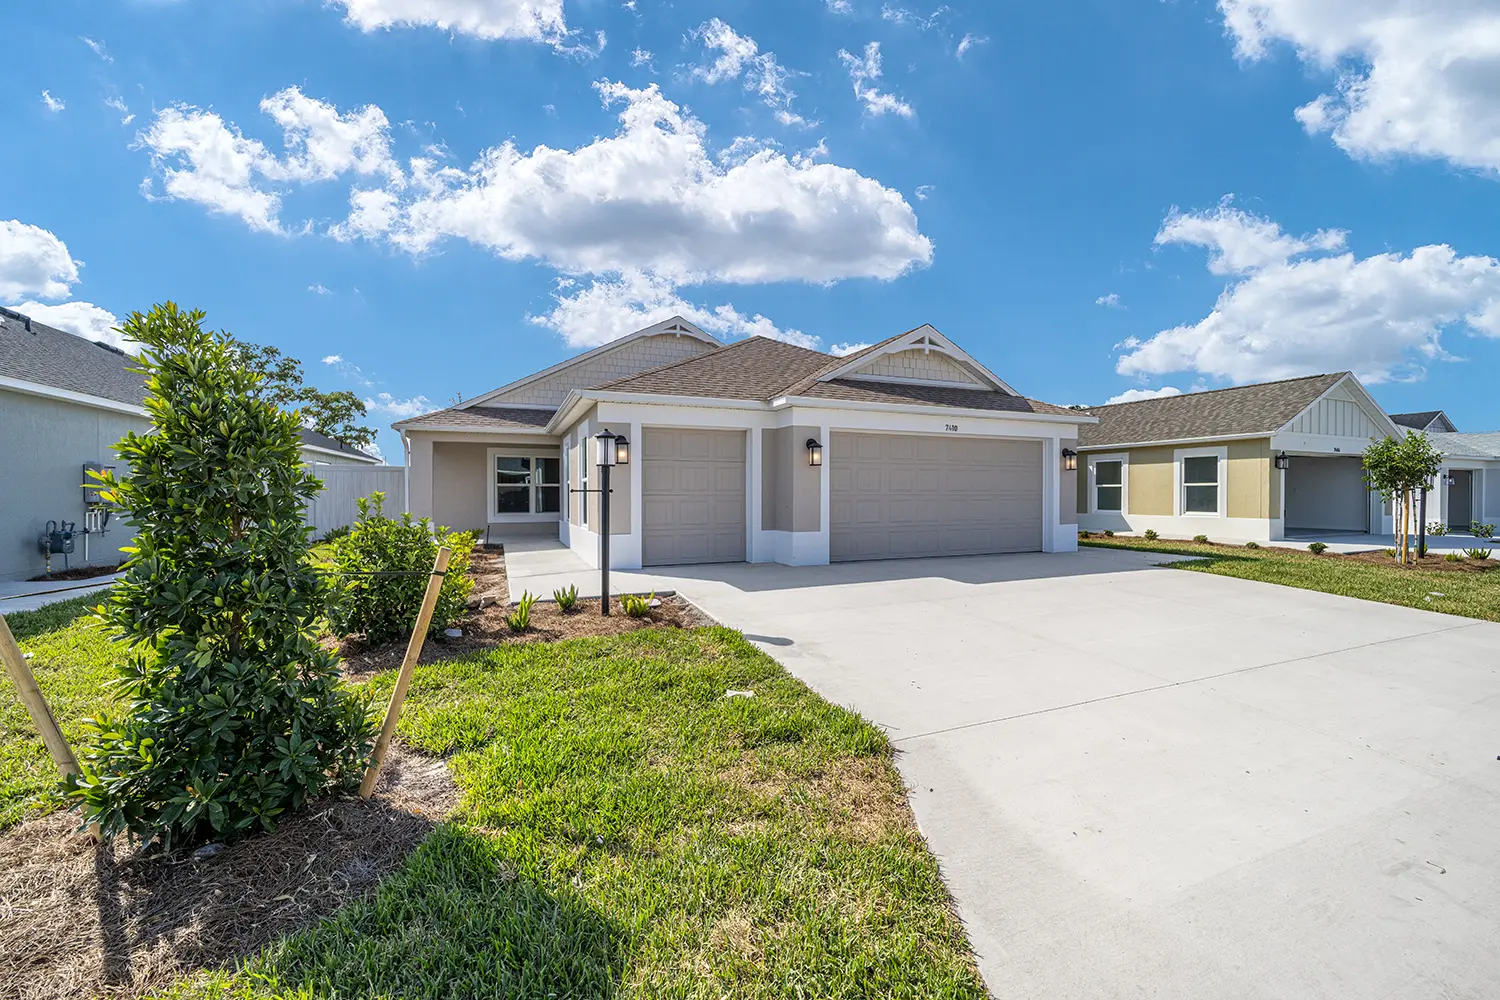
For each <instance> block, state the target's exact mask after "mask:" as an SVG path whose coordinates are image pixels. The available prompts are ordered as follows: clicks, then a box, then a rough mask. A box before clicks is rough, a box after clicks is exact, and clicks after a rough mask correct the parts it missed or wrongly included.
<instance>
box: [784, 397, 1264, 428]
mask: <svg viewBox="0 0 1500 1000" xmlns="http://www.w3.org/2000/svg"><path fill="white" fill-rule="evenodd" d="M789 406H806V407H810V408H813V409H818V410H865V411H871V410H875V411H881V412H884V413H920V414H923V415H927V416H935V417H940V416H944V415H947V416H950V417H982V418H985V419H989V420H1028V421H1039V422H1041V423H1047V424H1073V425H1075V426H1077V425H1079V424H1097V423H1098V422H1099V418H1098V417H1090V416H1086V415H1083V414H1080V415H1078V416H1076V417H1074V416H1065V415H1063V414H1060V413H1021V412H1016V411H1013V410H976V409H972V408H969V407H958V406H923V405H921V404H918V403H875V402H866V401H864V400H854V399H823V398H821V397H818V396H780V397H778V398H776V399H773V400H771V408H772V409H773V410H781V409H785V408H786V407H789ZM1260 436H1261V437H1264V436H1265V435H1263V434H1262V435H1260Z"/></svg>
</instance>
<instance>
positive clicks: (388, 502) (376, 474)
mask: <svg viewBox="0 0 1500 1000" xmlns="http://www.w3.org/2000/svg"><path fill="white" fill-rule="evenodd" d="M308 471H309V472H311V473H312V474H313V475H315V476H317V477H318V478H319V479H321V480H323V489H322V490H320V491H319V492H318V495H317V496H315V497H313V499H312V501H311V502H310V503H308V505H307V514H306V517H305V521H306V523H307V524H309V525H311V526H312V528H313V529H314V531H313V537H315V538H316V537H320V536H322V535H324V534H326V533H328V532H330V531H332V530H334V529H335V528H343V527H347V526H348V525H351V524H353V523H354V521H355V519H356V518H357V517H359V510H358V508H356V507H355V503H354V502H355V501H356V500H358V499H359V498H361V497H367V496H369V495H370V494H371V493H374V492H375V491H376V490H380V491H382V492H384V493H385V512H386V513H387V514H399V513H400V512H401V504H402V502H403V491H404V489H405V484H406V469H405V468H404V467H403V466H400V465H314V466H309V467H308Z"/></svg>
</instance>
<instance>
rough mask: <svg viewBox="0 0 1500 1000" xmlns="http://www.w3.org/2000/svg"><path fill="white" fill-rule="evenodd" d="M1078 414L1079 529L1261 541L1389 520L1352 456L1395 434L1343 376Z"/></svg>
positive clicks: (1359, 529)
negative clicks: (1082, 419) (1086, 416)
mask: <svg viewBox="0 0 1500 1000" xmlns="http://www.w3.org/2000/svg"><path fill="white" fill-rule="evenodd" d="M1087 412H1088V413H1090V414H1091V415H1093V416H1095V417H1097V418H1098V423H1096V424H1094V425H1092V426H1084V427H1081V428H1080V443H1079V451H1080V453H1081V458H1080V461H1079V475H1078V500H1077V502H1078V522H1079V526H1080V527H1081V528H1083V529H1085V530H1090V531H1104V530H1112V531H1121V532H1125V531H1129V532H1136V533H1139V532H1143V531H1145V530H1147V529H1154V530H1155V531H1157V532H1159V533H1160V534H1161V535H1163V536H1165V537H1177V538H1190V537H1192V536H1194V535H1199V534H1203V535H1208V536H1209V537H1210V538H1213V539H1216V540H1219V539H1222V540H1226V541H1236V540H1237V541H1270V540H1272V539H1282V538H1285V537H1287V535H1288V532H1290V533H1292V534H1293V535H1295V534H1297V533H1298V532H1330V531H1332V532H1355V533H1367V532H1371V533H1384V532H1388V531H1389V530H1390V528H1391V523H1392V518H1391V512H1390V510H1389V508H1388V505H1386V504H1383V503H1382V502H1381V501H1380V500H1379V498H1377V497H1375V496H1374V495H1373V494H1372V493H1370V491H1369V490H1368V489H1366V487H1365V484H1364V473H1363V464H1362V461H1361V456H1362V454H1363V452H1364V450H1365V448H1366V447H1368V446H1369V444H1370V442H1371V441H1373V440H1381V439H1383V438H1385V437H1387V436H1392V437H1394V436H1399V435H1400V434H1401V433H1403V432H1402V431H1401V430H1400V429H1399V428H1398V427H1397V425H1396V424H1394V423H1392V421H1391V418H1390V417H1388V416H1387V415H1386V414H1385V411H1384V410H1382V409H1381V408H1380V405H1379V404H1378V403H1376V402H1375V400H1374V398H1373V397H1372V396H1371V395H1370V394H1369V392H1368V391H1366V389H1365V387H1364V386H1363V385H1361V384H1360V382H1359V380H1358V379H1357V378H1355V377H1354V375H1353V374H1351V373H1350V372H1337V373H1334V374H1328V375H1311V376H1308V377H1306V378H1296V379H1287V380H1284V381H1279V382H1265V383H1260V384H1256V385H1245V386H1238V387H1235V388H1232V389H1216V390H1212V391H1209V392H1194V393H1187V394H1184V395H1180V396H1166V397H1162V398H1159V399H1148V400H1140V401H1137V402H1133V403H1118V404H1115V405H1113V406H1098V407H1091V408H1089V410H1088V411H1087Z"/></svg>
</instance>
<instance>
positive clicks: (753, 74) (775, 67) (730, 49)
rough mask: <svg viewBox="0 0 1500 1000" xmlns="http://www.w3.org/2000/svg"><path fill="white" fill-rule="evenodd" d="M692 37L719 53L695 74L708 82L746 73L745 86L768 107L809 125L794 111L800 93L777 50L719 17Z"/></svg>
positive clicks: (785, 120) (786, 119) (781, 117)
mask: <svg viewBox="0 0 1500 1000" xmlns="http://www.w3.org/2000/svg"><path fill="white" fill-rule="evenodd" d="M691 37H693V38H696V39H697V40H698V41H700V42H702V43H703V47H704V48H706V49H708V50H709V51H711V52H717V53H718V56H717V57H716V58H715V59H714V61H713V62H712V63H710V64H708V65H707V66H698V67H696V68H695V69H694V70H693V76H695V77H697V78H698V79H700V80H702V81H703V82H705V83H722V82H724V81H725V80H737V79H739V78H740V77H741V76H743V77H744V81H745V89H746V90H751V91H754V92H755V93H756V94H757V95H759V97H760V99H761V101H762V102H763V103H764V104H765V105H766V107H768V108H771V109H772V110H773V111H775V112H776V120H777V121H779V122H781V123H782V124H783V125H807V124H808V122H807V120H806V119H804V118H803V117H802V116H801V115H799V114H797V113H795V112H794V111H792V100H793V99H794V98H795V97H796V96H797V95H796V93H795V92H794V91H793V90H792V88H791V87H790V86H789V85H788V83H787V80H788V79H789V78H790V76H791V73H790V72H789V71H788V70H787V69H786V67H784V66H782V65H781V64H780V63H779V62H777V61H776V53H774V52H761V51H760V46H759V45H757V44H756V42H755V39H753V38H750V37H748V36H746V35H741V34H740V33H739V32H737V31H735V30H734V29H733V28H731V27H730V26H729V25H728V24H725V23H724V22H723V21H721V20H720V19H719V18H717V17H715V18H712V19H710V20H708V21H705V22H703V23H702V24H700V25H699V26H698V27H697V28H695V29H694V30H693V32H692V35H691Z"/></svg>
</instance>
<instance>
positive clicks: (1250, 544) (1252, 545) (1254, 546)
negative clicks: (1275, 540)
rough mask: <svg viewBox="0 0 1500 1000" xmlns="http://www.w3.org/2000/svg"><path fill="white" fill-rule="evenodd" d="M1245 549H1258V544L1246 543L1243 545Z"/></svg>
mask: <svg viewBox="0 0 1500 1000" xmlns="http://www.w3.org/2000/svg"><path fill="white" fill-rule="evenodd" d="M1245 548H1247V549H1258V548H1260V543H1259V542H1246V543H1245Z"/></svg>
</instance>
